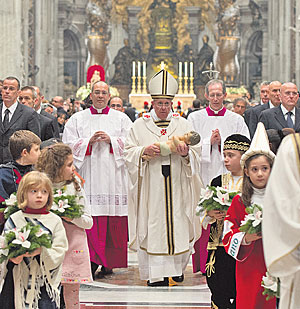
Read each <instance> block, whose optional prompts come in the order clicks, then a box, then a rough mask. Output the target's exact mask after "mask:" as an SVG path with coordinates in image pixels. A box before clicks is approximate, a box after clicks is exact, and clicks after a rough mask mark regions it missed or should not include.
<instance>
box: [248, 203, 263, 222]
mask: <svg viewBox="0 0 300 309" xmlns="http://www.w3.org/2000/svg"><path fill="white" fill-rule="evenodd" d="M248 219H249V220H251V221H253V222H252V226H254V227H256V226H258V225H259V224H261V222H262V211H261V210H260V209H259V208H257V207H254V209H253V213H252V214H249V215H248Z"/></svg>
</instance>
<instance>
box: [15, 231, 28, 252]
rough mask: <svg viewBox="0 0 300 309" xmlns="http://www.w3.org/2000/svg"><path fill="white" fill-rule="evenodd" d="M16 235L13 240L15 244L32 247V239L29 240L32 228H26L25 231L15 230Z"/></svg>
mask: <svg viewBox="0 0 300 309" xmlns="http://www.w3.org/2000/svg"><path fill="white" fill-rule="evenodd" d="M14 232H15V235H16V239H14V240H13V241H12V243H13V244H18V245H21V246H22V247H24V248H30V245H31V243H30V241H28V240H27V238H28V236H29V234H30V230H25V231H24V232H21V231H14Z"/></svg>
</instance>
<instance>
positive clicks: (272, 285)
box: [261, 273, 277, 293]
mask: <svg viewBox="0 0 300 309" xmlns="http://www.w3.org/2000/svg"><path fill="white" fill-rule="evenodd" d="M266 275H267V276H263V277H262V284H261V286H262V287H264V288H266V289H270V290H272V291H273V292H275V293H276V292H277V279H276V278H275V277H273V276H270V275H269V274H268V273H267V274H266Z"/></svg>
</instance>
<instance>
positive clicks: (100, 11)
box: [86, 0, 111, 69]
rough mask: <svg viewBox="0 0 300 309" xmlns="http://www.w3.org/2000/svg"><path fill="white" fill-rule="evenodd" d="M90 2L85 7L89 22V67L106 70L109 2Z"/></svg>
mask: <svg viewBox="0 0 300 309" xmlns="http://www.w3.org/2000/svg"><path fill="white" fill-rule="evenodd" d="M104 2H106V1H103V0H102V1H100V0H90V1H89V2H88V4H87V7H86V12H87V16H88V20H89V31H88V32H89V35H88V42H87V45H88V49H89V52H90V62H89V66H90V65H94V64H100V65H102V66H103V67H104V68H105V69H107V67H108V64H109V60H108V56H107V45H108V43H109V40H110V36H111V30H110V11H111V7H110V1H107V3H104Z"/></svg>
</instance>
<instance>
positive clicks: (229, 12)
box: [214, 0, 240, 85]
mask: <svg viewBox="0 0 300 309" xmlns="http://www.w3.org/2000/svg"><path fill="white" fill-rule="evenodd" d="M238 20H239V7H238V6H237V5H236V4H235V1H234V0H220V1H219V11H218V19H217V22H218V33H217V34H216V41H217V50H216V54H215V57H214V58H215V68H216V70H217V71H220V75H221V78H222V79H223V80H224V81H225V82H226V83H229V84H232V85H235V84H237V83H238V79H239V72H240V67H239V63H238V56H237V54H238V50H239V44H240V38H239V32H238V27H237V22H238Z"/></svg>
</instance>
